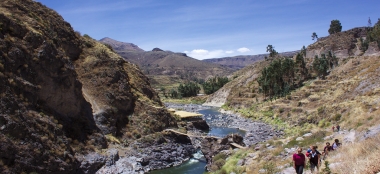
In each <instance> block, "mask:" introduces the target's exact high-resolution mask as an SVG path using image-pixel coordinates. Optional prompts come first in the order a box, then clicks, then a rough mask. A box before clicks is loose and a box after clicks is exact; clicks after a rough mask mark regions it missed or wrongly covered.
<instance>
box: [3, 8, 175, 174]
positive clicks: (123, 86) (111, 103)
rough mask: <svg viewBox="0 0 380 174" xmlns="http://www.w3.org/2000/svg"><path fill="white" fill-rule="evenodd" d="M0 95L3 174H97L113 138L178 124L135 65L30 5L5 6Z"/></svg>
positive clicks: (51, 12) (127, 138) (48, 11)
mask: <svg viewBox="0 0 380 174" xmlns="http://www.w3.org/2000/svg"><path fill="white" fill-rule="evenodd" d="M0 96H1V98H0V171H2V173H22V172H23V173H31V172H37V173H94V172H95V171H96V170H97V169H99V168H100V167H101V166H102V165H104V164H105V163H106V158H105V157H104V156H102V155H101V151H100V149H104V148H107V147H108V145H109V143H110V142H111V141H113V142H114V141H116V140H117V139H116V140H115V136H116V137H117V138H119V139H120V140H123V141H129V140H133V139H135V138H138V137H141V136H144V135H146V134H150V133H152V132H155V131H161V130H162V129H165V128H166V127H171V126H176V122H175V120H174V118H173V117H172V116H171V115H170V114H169V113H168V112H167V111H166V109H164V108H163V105H162V103H161V102H160V100H159V98H158V96H157V94H156V93H155V92H154V91H153V90H152V88H151V87H150V84H149V81H148V79H147V77H145V76H144V75H143V74H142V73H141V71H140V70H139V69H138V68H137V67H136V66H135V65H133V64H131V63H129V62H126V61H125V60H124V59H123V58H121V57H119V56H118V55H117V54H115V53H113V52H112V51H110V50H109V49H108V48H107V47H106V46H105V45H103V44H100V43H97V42H96V41H94V40H92V39H90V38H83V37H81V36H80V35H79V34H78V33H75V32H74V31H73V29H72V28H71V26H70V24H68V23H67V22H65V21H64V20H63V18H62V17H61V16H60V15H58V14H57V13H56V12H54V11H53V10H51V9H49V8H47V7H45V6H44V5H42V4H40V3H39V2H35V1H32V0H5V1H1V2H0ZM142 127H144V128H143V129H142ZM137 130H138V131H137ZM128 132H129V134H128V135H125V134H126V133H128ZM131 132H134V133H135V134H133V135H134V137H131V136H129V135H130V134H131ZM106 134H107V135H106ZM137 134H138V136H137ZM117 141H119V140H117ZM88 154H90V155H89V156H88ZM94 155H95V157H96V156H98V157H99V158H98V161H96V162H94V161H92V162H93V163H91V160H90V162H89V161H84V160H89V159H91V158H90V157H94ZM85 156H86V157H85ZM99 160H100V161H99Z"/></svg>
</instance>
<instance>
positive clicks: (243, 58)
mask: <svg viewBox="0 0 380 174" xmlns="http://www.w3.org/2000/svg"><path fill="white" fill-rule="evenodd" d="M298 52H299V50H297V51H288V52H283V53H279V54H280V55H281V56H285V57H293V56H294V55H296V54H297V53H298ZM268 55H269V54H258V55H240V56H234V57H223V58H212V59H204V60H202V61H204V62H209V63H216V64H220V65H223V66H226V67H229V68H232V69H235V70H239V69H242V68H244V67H246V66H248V65H250V64H253V63H255V62H257V61H260V60H264V59H265V56H268Z"/></svg>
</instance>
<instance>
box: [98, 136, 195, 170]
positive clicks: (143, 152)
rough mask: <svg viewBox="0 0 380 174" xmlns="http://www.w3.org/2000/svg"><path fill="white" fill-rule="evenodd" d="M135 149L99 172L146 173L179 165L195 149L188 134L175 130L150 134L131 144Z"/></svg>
mask: <svg viewBox="0 0 380 174" xmlns="http://www.w3.org/2000/svg"><path fill="white" fill-rule="evenodd" d="M129 147H130V148H132V149H133V150H131V151H128V152H126V154H123V155H125V156H124V157H121V158H120V159H119V160H117V161H115V163H114V164H112V165H104V166H103V167H102V168H101V169H100V170H98V171H97V173H115V172H116V173H125V174H133V173H144V172H148V171H151V170H157V169H163V168H167V167H172V166H177V165H180V164H181V163H183V162H184V161H186V160H189V159H190V158H191V157H192V154H193V153H195V151H196V150H195V149H194V147H193V145H192V144H191V140H190V138H189V137H188V136H186V135H183V134H178V133H174V132H166V133H164V134H161V133H156V134H153V135H148V136H146V137H144V138H142V139H140V140H138V141H137V142H134V143H132V144H131V145H130V146H129Z"/></svg>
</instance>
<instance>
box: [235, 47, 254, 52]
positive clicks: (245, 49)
mask: <svg viewBox="0 0 380 174" xmlns="http://www.w3.org/2000/svg"><path fill="white" fill-rule="evenodd" d="M237 51H238V52H241V53H246V52H250V51H251V50H249V49H248V48H246V47H242V48H239V49H237Z"/></svg>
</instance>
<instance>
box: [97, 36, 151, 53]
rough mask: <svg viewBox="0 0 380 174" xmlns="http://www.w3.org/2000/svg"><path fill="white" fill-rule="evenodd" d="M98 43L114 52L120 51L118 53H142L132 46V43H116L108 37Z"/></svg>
mask: <svg viewBox="0 0 380 174" xmlns="http://www.w3.org/2000/svg"><path fill="white" fill-rule="evenodd" d="M99 41H100V42H102V43H106V44H108V45H110V46H111V47H112V48H113V49H114V50H115V51H118V52H119V51H120V52H124V51H140V52H141V51H144V50H143V49H141V48H139V47H138V46H137V45H135V44H133V43H126V42H120V41H117V40H113V39H111V38H109V37H105V38H103V39H100V40H99Z"/></svg>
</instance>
